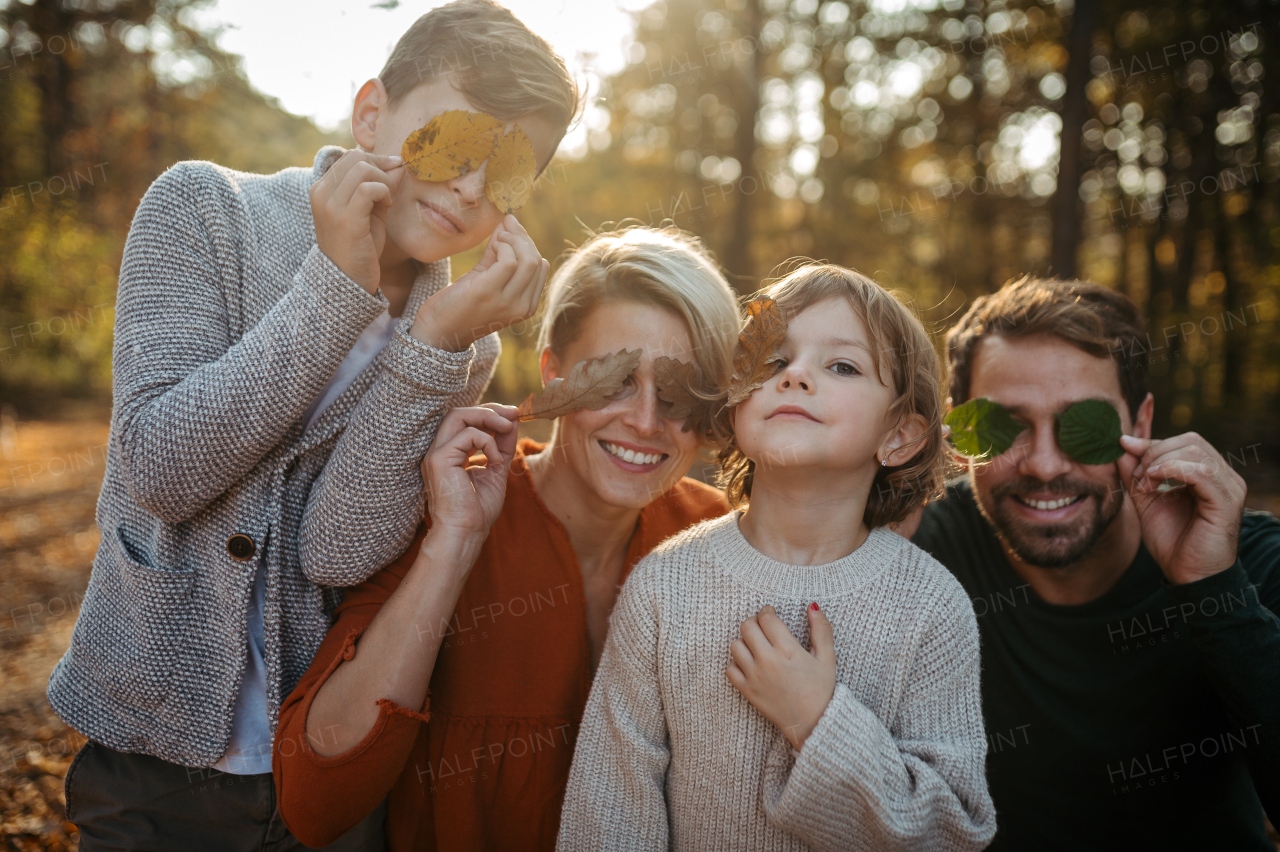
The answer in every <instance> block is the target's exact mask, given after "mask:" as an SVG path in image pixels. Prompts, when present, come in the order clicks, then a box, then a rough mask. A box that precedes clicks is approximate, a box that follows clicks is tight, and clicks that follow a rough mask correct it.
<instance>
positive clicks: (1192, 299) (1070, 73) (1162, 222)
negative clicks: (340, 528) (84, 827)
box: [0, 0, 1280, 849]
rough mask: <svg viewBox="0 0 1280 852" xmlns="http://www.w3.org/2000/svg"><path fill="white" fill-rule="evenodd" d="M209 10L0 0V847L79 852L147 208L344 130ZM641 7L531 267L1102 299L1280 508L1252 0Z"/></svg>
mask: <svg viewBox="0 0 1280 852" xmlns="http://www.w3.org/2000/svg"><path fill="white" fill-rule="evenodd" d="M606 1H607V0H601V2H606ZM207 5H208V4H207V0H0V460H2V461H3V465H2V466H0V501H2V502H0V506H2V507H3V508H0V564H3V565H4V570H3V571H0V601H2V602H3V608H2V609H0V647H3V649H4V660H3V664H2V665H0V684H2V685H3V686H2V688H0V693H2V694H3V695H2V698H0V848H12V849H38V848H40V849H70V848H74V847H75V837H76V835H75V829H74V827H73V826H71V824H70V823H68V822H66V821H65V819H64V814H63V807H64V805H65V802H63V801H62V798H61V797H62V785H61V779H62V776H63V775H64V774H65V772H66V770H67V766H68V765H69V763H70V760H71V756H72V755H73V754H74V752H75V749H76V748H78V746H79V745H80V743H81V742H82V738H78V735H77V734H76V733H75V732H74V731H71V730H70V729H69V728H67V727H66V726H65V725H63V724H62V723H61V721H60V720H58V719H57V718H56V717H55V716H54V715H53V713H52V711H51V709H50V708H49V706H48V703H47V701H45V698H44V685H45V683H46V681H47V679H48V672H49V670H50V668H51V667H52V665H53V663H54V662H55V661H56V660H57V659H58V657H59V656H60V654H61V652H62V650H63V649H65V648H66V646H67V643H68V641H69V637H70V631H71V627H72V624H73V623H74V617H75V613H76V610H77V607H78V602H79V600H80V596H81V595H82V594H83V591H84V587H85V583H86V581H87V578H88V572H89V566H90V564H91V562H92V559H93V553H94V550H95V549H96V547H97V543H98V531H97V527H96V525H95V523H94V516H93V512H94V503H95V500H96V496H97V489H98V485H99V483H100V482H101V477H102V468H103V464H104V462H105V446H106V440H107V429H106V423H107V419H108V412H109V405H110V401H111V347H112V324H113V316H114V311H113V306H114V303H115V294H116V285H117V276H118V273H119V267H120V259H121V253H122V249H123V246H124V241H125V238H126V235H127V234H128V230H129V225H130V221H131V218H132V215H133V212H134V210H135V209H136V207H137V205H138V202H139V199H140V198H141V197H142V194H143V193H144V192H145V191H146V189H147V187H148V186H149V185H150V184H151V182H152V181H154V180H155V179H156V178H157V177H158V176H159V175H160V174H161V173H162V172H164V171H165V169H167V168H169V167H170V166H172V165H173V164H174V163H176V162H178V161H181V160H189V159H202V160H210V161H213V162H216V163H219V164H221V165H223V166H227V167H230V168H233V169H240V170H246V171H253V172H272V171H276V170H278V169H282V168H287V167H291V166H301V167H310V166H311V164H312V161H313V159H314V157H315V154H316V151H317V150H318V149H319V148H320V147H322V146H324V145H328V144H337V145H343V146H347V147H349V146H351V145H352V144H353V143H352V140H351V137H350V134H349V133H348V132H347V131H346V130H345V129H342V130H339V131H336V132H324V131H322V130H320V129H318V128H317V127H316V126H315V125H314V124H313V123H312V122H311V121H309V120H308V119H305V118H301V117H298V116H295V115H292V114H290V113H289V112H287V111H286V110H284V109H283V108H282V107H281V106H280V104H279V103H277V102H276V101H275V100H273V99H272V98H270V97H268V96H265V95H263V94H262V93H260V92H259V91H257V90H256V89H255V88H254V87H253V86H252V85H251V84H250V83H249V81H248V78H247V76H246V74H245V72H244V68H243V63H242V59H241V58H240V57H238V56H236V55H233V54H231V53H228V52H226V51H224V50H222V49H221V48H220V47H219V46H218V45H219V41H218V37H217V36H218V34H217V33H216V32H211V31H209V30H207V29H204V28H202V26H201V25H200V23H199V22H200V18H199V15H198V14H197V12H198V11H199V10H200V9H201V8H203V7H205V6H207ZM369 5H370V6H371V7H373V8H380V7H384V6H385V7H387V8H393V7H394V6H396V5H397V4H396V3H395V2H391V3H388V4H373V3H370V4H369ZM433 5H434V4H433ZM633 5H635V4H633ZM425 8H426V6H425V5H424V9H425ZM633 17H634V37H633V39H632V40H631V42H630V44H629V47H628V48H627V55H626V56H625V60H626V61H625V63H623V67H622V70H621V71H620V72H618V73H616V74H612V75H610V76H608V77H606V78H605V79H603V80H602V81H601V82H600V85H599V86H598V87H596V88H594V89H593V90H592V97H591V98H590V100H589V102H588V103H587V104H586V106H585V109H584V111H583V114H582V116H581V118H580V121H581V122H582V124H583V127H584V129H585V134H586V140H587V145H586V146H585V147H583V148H582V149H580V150H575V151H567V150H562V152H561V153H560V154H558V155H557V157H556V159H555V160H553V161H552V163H551V165H550V166H549V167H548V168H547V169H546V170H545V171H544V172H543V174H542V176H541V177H540V179H539V181H538V186H537V188H536V191H535V192H534V194H533V197H532V200H531V202H530V203H529V204H528V205H527V206H525V207H524V208H523V210H522V211H521V212H520V214H519V217H520V219H521V221H522V222H523V224H524V225H525V227H526V228H527V229H528V230H529V232H530V234H531V235H532V236H533V237H534V239H535V241H536V243H537V245H538V246H539V247H540V249H541V251H542V253H543V255H544V256H545V257H547V258H549V259H550V260H551V262H552V265H553V268H555V266H556V265H557V264H558V263H559V262H560V260H561V259H562V257H563V255H564V252H565V250H566V249H567V248H570V247H572V246H574V245H577V244H580V243H581V242H582V241H583V240H584V239H585V238H586V237H587V236H588V235H589V234H590V233H593V232H596V231H599V230H602V229H607V228H609V227H612V226H613V225H616V224H625V223H629V222H639V223H644V224H654V225H657V224H659V223H662V222H674V223H675V224H676V225H678V226H680V227H681V228H683V229H685V230H687V231H689V232H692V233H694V234H696V235H698V236H699V237H701V238H702V239H703V240H704V241H705V242H706V244H707V245H708V246H709V247H710V249H711V250H712V251H713V252H714V254H715V256H716V257H717V259H718V261H719V262H720V263H721V265H722V266H723V267H724V269H725V270H726V272H727V273H728V274H729V278H730V280H731V281H732V283H733V284H734V286H735V287H736V288H737V290H738V291H739V292H740V293H741V294H742V295H744V296H745V295H747V294H750V293H752V292H754V291H755V290H756V289H758V288H759V287H760V286H761V285H762V283H764V282H765V281H767V280H768V279H769V278H770V276H772V275H774V274H776V273H777V272H778V271H779V270H780V269H784V268H786V264H787V263H788V262H794V260H795V259H797V258H816V259H825V260H829V261H832V262H835V263H839V264H844V265H847V266H851V267H853V268H855V269H858V270H859V271H861V272H864V273H866V274H868V275H870V276H872V277H873V278H874V279H875V280H877V281H878V282H880V283H881V284H883V285H885V286H886V287H890V288H894V289H896V290H898V291H900V292H902V293H904V294H905V295H906V296H907V298H908V299H909V300H910V302H911V304H912V305H913V307H914V308H915V310H916V311H917V312H918V314H919V315H920V316H921V317H922V319H923V320H924V321H925V324H926V327H927V328H928V329H929V330H930V331H931V332H932V333H933V334H934V338H935V343H938V344H940V342H941V338H942V335H943V334H944V333H945V331H946V329H947V328H948V327H949V325H950V324H951V323H953V322H954V321H955V320H956V319H957V318H958V317H959V316H960V314H962V313H963V311H964V310H965V308H966V307H967V306H968V304H969V303H970V302H971V300H972V299H974V298H975V297H977V296H979V295H981V294H984V293H990V292H993V291H994V290H996V289H998V288H999V287H1000V286H1001V285H1002V284H1004V283H1005V282H1007V281H1009V280H1011V279H1015V278H1018V277H1020V276H1023V275H1027V274H1030V275H1037V276H1056V277H1064V278H1082V279H1089V280H1092V281H1096V282H1099V283H1101V284H1103V285H1105V286H1107V287H1111V288H1114V289H1116V290H1119V291H1122V292H1124V293H1125V294H1127V295H1128V296H1129V297H1130V298H1132V299H1133V300H1134V301H1135V302H1136V303H1137V304H1138V306H1139V307H1140V309H1141V311H1142V313H1143V315H1144V317H1145V319H1146V323H1147V327H1148V334H1147V337H1146V339H1145V341H1144V342H1143V344H1142V347H1143V352H1142V353H1140V354H1145V355H1146V357H1147V358H1148V359H1149V360H1148V365H1149V373H1150V377H1151V385H1152V391H1153V392H1154V395H1155V399H1156V407H1155V425H1154V432H1155V435H1156V436H1157V437H1163V436H1168V435H1172V434H1176V433H1180V432H1185V431H1188V430H1194V431H1197V432H1199V433H1201V434H1202V435H1204V436H1205V437H1206V438H1207V439H1208V440H1209V442H1210V443H1212V444H1213V445H1214V446H1215V447H1217V448H1218V449H1219V450H1220V452H1221V453H1222V454H1223V455H1224V457H1225V458H1226V459H1227V460H1228V462H1229V463H1230V464H1231V465H1232V467H1234V468H1235V469H1236V470H1237V471H1238V472H1239V473H1240V474H1241V475H1242V476H1243V477H1244V478H1245V480H1246V481H1247V483H1248V485H1249V498H1248V505H1249V506H1251V507H1254V508H1268V509H1270V510H1271V511H1272V512H1275V513H1280V459H1278V458H1277V447H1280V425H1277V418H1276V413H1277V412H1278V411H1280V334H1277V324H1276V323H1277V318H1278V317H1280V107H1278V105H1277V98H1278V97H1280V85H1277V84H1276V83H1275V82H1271V83H1268V80H1269V79H1272V80H1274V78H1276V76H1277V75H1280V66H1277V61H1278V59H1280V15H1278V14H1276V5H1275V3H1274V2H1264V0H1236V2H1225V3H1224V2H1209V0H1170V1H1169V2H1141V0H1107V1H1106V2H1100V0H1056V2H1053V0H653V2H651V3H649V4H648V5H647V6H643V8H642V9H641V10H640V11H637V12H635V13H634V14H633ZM534 29H535V30H536V29H537V27H536V25H535V26H534ZM394 35H395V34H394V33H392V34H390V35H389V38H393V37H394ZM316 61H317V62H321V61H324V60H323V57H319V56H317V58H316ZM302 70H303V69H299V72H300V73H301V71H302ZM334 97H335V98H338V99H342V100H345V102H346V103H348V104H349V102H350V97H351V95H350V93H348V92H335V93H334ZM481 248H482V247H481ZM479 255H480V249H476V250H473V251H472V252H470V253H468V255H466V256H461V257H457V258H454V259H453V267H452V272H453V275H454V276H455V277H456V276H458V275H460V274H462V273H464V272H465V271H466V270H467V269H468V268H469V267H470V266H471V265H472V264H473V263H474V262H475V261H476V259H478V257H479ZM529 328H532V325H531V324H526V325H525V326H524V328H523V329H521V328H517V329H516V330H517V331H522V330H523V331H525V332H526V333H520V334H516V333H513V332H512V331H510V330H508V331H506V332H504V333H503V335H504V351H503V356H502V359H501V361H500V362H499V365H498V371H497V374H496V375H495V378H494V382H493V384H492V385H491V387H490V390H489V393H488V398H489V399H495V400H499V401H503V402H509V403H514V402H518V401H519V400H520V399H522V398H524V397H525V396H526V395H527V394H528V393H529V392H530V391H532V390H536V389H537V386H538V373H537V369H536V364H537V358H536V355H537V353H536V352H535V351H534V338H535V337H536V335H534V334H531V333H527V330H528V329H529Z"/></svg>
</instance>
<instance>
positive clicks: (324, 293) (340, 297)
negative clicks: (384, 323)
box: [298, 245, 391, 330]
mask: <svg viewBox="0 0 1280 852" xmlns="http://www.w3.org/2000/svg"><path fill="white" fill-rule="evenodd" d="M298 278H299V279H300V280H301V281H302V282H304V283H305V284H306V286H307V287H309V288H310V289H311V291H312V292H313V293H314V294H315V299H316V303H317V304H318V305H319V306H320V308H321V309H322V310H324V311H326V312H328V313H329V314H330V316H331V317H333V318H334V322H335V323H337V324H339V325H340V327H351V328H359V329H361V330H363V329H364V328H365V327H367V326H368V325H369V323H371V322H373V321H374V319H376V318H377V316H378V315H379V314H381V313H382V312H383V311H385V310H387V308H388V307H390V305H391V303H390V302H389V301H387V297H386V296H384V295H382V291H381V290H379V291H378V292H377V293H370V292H369V291H368V290H366V289H364V288H363V287H361V286H360V285H359V284H357V283H356V282H355V281H354V280H352V279H351V277H350V276H348V275H347V274H346V273H345V272H343V271H342V270H341V269H339V268H338V267H337V264H335V263H334V262H333V261H332V260H330V259H329V256H328V255H326V254H325V253H324V252H322V251H321V250H320V246H318V245H313V246H311V250H310V251H309V252H307V256H306V259H304V260H303V261H302V268H301V269H299V270H298Z"/></svg>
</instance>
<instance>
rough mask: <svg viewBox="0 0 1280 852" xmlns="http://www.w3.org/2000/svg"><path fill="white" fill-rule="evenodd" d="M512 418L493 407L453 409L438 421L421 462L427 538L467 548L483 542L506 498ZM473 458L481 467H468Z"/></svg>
mask: <svg viewBox="0 0 1280 852" xmlns="http://www.w3.org/2000/svg"><path fill="white" fill-rule="evenodd" d="M518 417H519V409H517V408H516V407H515V406H513V405H500V404H498V403H496V402H491V403H486V404H485V405H481V406H477V407H474V408H455V409H453V410H452V411H450V412H449V413H448V414H446V415H445V416H444V420H442V421H441V423H440V428H439V429H438V430H436V437H435V440H434V441H432V443H431V449H429V450H427V454H426V456H424V457H423V459H422V481H423V483H424V484H425V485H426V489H427V510H428V511H429V512H430V513H431V532H430V534H429V535H431V536H436V537H439V536H447V537H450V538H452V539H455V540H457V541H458V542H465V543H470V544H479V543H481V542H483V541H484V539H485V538H487V537H488V535H489V528H490V527H492V526H493V522H494V521H496V520H497V519H498V514H499V513H500V512H501V511H502V503H503V501H504V500H505V499H506V493H507V469H508V468H509V467H510V465H511V459H512V457H513V456H514V455H515V450H516V431H517V430H516V422H517V418H518ZM477 453H479V454H483V455H484V457H485V460H486V464H485V465H484V466H475V467H468V466H467V464H468V459H470V458H471V457H472V456H473V455H476V454H477ZM424 546H425V542H424Z"/></svg>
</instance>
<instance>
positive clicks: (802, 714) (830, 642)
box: [725, 603, 836, 749]
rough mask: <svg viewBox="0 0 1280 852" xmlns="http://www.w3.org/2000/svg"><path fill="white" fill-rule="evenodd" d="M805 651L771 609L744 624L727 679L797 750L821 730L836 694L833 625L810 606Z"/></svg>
mask: <svg viewBox="0 0 1280 852" xmlns="http://www.w3.org/2000/svg"><path fill="white" fill-rule="evenodd" d="M808 615H809V636H810V637H811V639H810V644H811V645H812V646H813V648H812V650H810V651H806V650H805V649H804V648H803V647H802V646H801V645H800V643H799V642H797V641H796V638H795V637H794V636H792V635H791V631H790V630H788V629H787V625H785V624H783V623H782V619H780V618H778V613H777V611H776V610H775V609H774V608H773V607H771V606H766V607H764V608H763V609H761V610H760V612H759V614H757V615H753V616H751V618H748V619H747V620H746V621H744V622H742V638H741V639H735V640H734V642H733V644H732V645H731V646H729V654H730V656H732V657H733V662H731V663H729V668H728V669H726V670H725V674H726V675H727V676H728V678H729V682H730V683H732V684H733V686H734V688H735V689H737V690H738V692H741V693H742V697H743V698H745V699H747V700H748V701H750V702H751V706H752V707H754V708H756V709H757V710H759V711H760V715H762V716H764V717H765V718H766V719H768V720H769V721H770V722H772V723H773V724H775V725H777V726H778V728H779V729H781V730H782V733H783V735H784V736H785V737H786V738H787V740H788V741H789V742H790V743H791V745H792V746H794V747H795V748H796V749H799V748H801V747H803V746H804V742H805V740H807V739H808V738H809V735H810V734H812V733H813V729H814V728H816V727H817V726H818V720H819V719H821V718H822V714H823V713H825V712H826V710H827V705H828V704H830V703H831V696H832V695H834V694H835V691H836V644H835V637H834V635H833V633H832V630H831V622H830V621H828V620H827V616H826V615H825V614H823V612H822V610H820V609H818V605H817V604H816V603H815V604H810V605H809V609H808Z"/></svg>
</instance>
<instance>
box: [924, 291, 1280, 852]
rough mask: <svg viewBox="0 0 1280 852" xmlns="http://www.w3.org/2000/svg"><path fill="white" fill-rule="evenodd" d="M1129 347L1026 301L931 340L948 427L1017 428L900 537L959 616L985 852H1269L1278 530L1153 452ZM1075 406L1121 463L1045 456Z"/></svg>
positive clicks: (1279, 777)
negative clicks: (970, 631)
mask: <svg viewBox="0 0 1280 852" xmlns="http://www.w3.org/2000/svg"><path fill="white" fill-rule="evenodd" d="M1144 333H1145V332H1144V328H1143V322H1142V320H1141V318H1140V317H1139V315H1138V313H1137V310H1136V309H1135V307H1134V306H1133V304H1132V303H1130V302H1129V301H1128V300H1127V299H1126V298H1125V297H1124V296H1122V295H1120V294H1118V293H1115V292H1113V291H1110V290H1107V289H1106V288H1103V287H1099V286H1097V285H1093V284H1086V283H1081V282H1075V281H1071V282H1061V281H1045V280H1031V279H1023V280H1020V281H1017V282H1014V283H1011V284H1009V285H1006V286H1005V287H1004V288H1003V289H1002V290H1000V291H999V292H998V293H996V294H994V295H991V296H985V297H983V298H980V299H978V300H977V301H976V302H975V303H974V304H973V306H972V307H971V308H970V309H969V311H968V313H966V314H965V316H964V317H963V318H962V319H961V320H960V322H959V323H958V324H957V325H956V327H955V328H953V329H952V330H951V331H950V332H949V333H948V335H947V355H948V362H949V365H950V374H951V375H950V394H951V400H950V402H951V405H953V406H958V405H960V404H961V403H963V402H965V401H966V400H969V399H976V398H983V397H985V398H987V399H989V400H992V401H993V402H996V403H999V404H1000V405H1002V406H1004V408H1006V409H1007V410H1008V411H1009V412H1010V413H1011V414H1012V416H1013V417H1014V419H1015V420H1017V421H1018V422H1019V423H1020V424H1023V425H1024V426H1025V427H1026V428H1025V429H1024V430H1023V431H1022V432H1021V433H1020V434H1019V435H1018V437H1017V438H1016V439H1015V440H1014V442H1013V445H1012V446H1011V447H1010V448H1009V449H1008V450H1007V451H1006V452H1004V453H1003V454H1001V455H998V456H996V457H995V458H994V459H991V460H989V461H987V462H970V464H969V471H968V476H967V477H966V478H965V479H964V480H957V481H955V482H953V483H951V485H950V486H949V487H948V489H947V496H946V499H944V500H941V501H938V502H936V503H933V504H931V505H929V506H927V507H926V508H925V510H924V512H923V516H922V518H921V520H920V525H919V527H918V530H917V531H916V532H915V535H914V537H913V541H914V542H915V543H916V544H918V545H920V546H921V547H922V548H924V549H925V550H927V551H929V552H930V553H932V554H933V555H934V556H935V557H936V558H937V559H938V560H939V561H941V562H942V563H943V564H944V565H946V566H947V567H948V568H949V569H950V570H951V571H952V572H953V573H954V574H955V575H956V577H957V578H958V579H959V580H960V581H961V583H963V584H964V586H965V588H966V589H967V590H968V592H969V595H970V597H971V599H972V602H973V606H974V611H975V613H976V615H977V616H978V625H979V631H980V635H981V642H982V663H983V673H982V689H983V712H984V716H985V718H986V727H987V736H988V757H987V774H988V779H989V782H990V786H991V795H992V799H993V800H994V802H995V806H996V812H997V819H998V829H997V833H996V838H995V841H994V842H993V844H992V846H991V847H990V848H991V849H993V850H1010V849H1017V850H1021V849H1036V850H1056V849H1061V850H1081V849H1116V850H1125V852H1134V850H1140V849H1160V850H1163V852H1170V850H1182V849H1185V850H1205V849H1232V850H1251V849H1257V850H1274V848H1275V847H1274V846H1273V845H1272V844H1271V843H1270V842H1269V841H1268V840H1267V838H1266V832H1265V827H1264V820H1263V810H1264V808H1265V809H1266V812H1267V813H1268V814H1270V816H1271V818H1272V821H1273V822H1274V821H1276V819H1277V817H1280V618H1277V617H1276V613H1277V612H1280V523H1278V522H1277V521H1276V519H1275V518H1273V517H1272V516H1270V515H1268V514H1265V513H1262V512H1252V511H1250V512H1245V511H1244V500H1245V492H1246V489H1245V483H1244V481H1243V479H1241V477H1240V476H1239V475H1238V474H1236V473H1235V471H1234V470H1232V468H1231V466H1230V465H1229V464H1228V463H1227V461H1225V460H1224V459H1223V457H1222V455H1221V454H1220V453H1219V452H1218V451H1217V450H1215V449H1214V448H1213V447H1211V446H1210V445H1209V444H1208V442H1206V441H1205V440H1204V439H1203V438H1201V437H1200V436H1199V435H1196V434H1194V433H1187V434H1183V435H1177V436H1174V437H1171V438H1166V439H1162V440H1153V439H1152V438H1151V421H1152V413H1153V410H1154V406H1155V402H1154V400H1153V398H1152V396H1151V394H1150V393H1148V392H1147V383H1146V372H1145V362H1144V358H1145V349H1144V347H1143V345H1142V343H1141V342H1140V341H1142V340H1143V339H1144ZM1082 400H1103V401H1105V402H1108V403H1110V404H1111V405H1112V406H1114V407H1115V409H1116V411H1117V412H1118V413H1119V415H1120V421H1121V427H1122V430H1123V432H1124V437H1122V438H1121V439H1120V446H1121V447H1122V448H1123V450H1124V451H1125V452H1124V455H1122V456H1121V457H1120V458H1119V459H1117V460H1115V461H1113V462H1109V463H1105V464H1083V463H1080V462H1078V461H1075V460H1073V459H1072V458H1071V457H1070V456H1069V455H1068V454H1067V453H1066V452H1065V451H1064V450H1063V448H1062V446H1061V445H1060V443H1059V440H1058V434H1057V429H1056V423H1057V418H1056V417H1055V415H1060V414H1062V413H1063V412H1064V411H1066V409H1067V408H1068V407H1070V406H1071V405H1072V404H1074V403H1077V402H1079V401H1082ZM1162 486H1163V487H1162ZM904 532H908V533H909V532H910V530H909V529H908V530H904Z"/></svg>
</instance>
